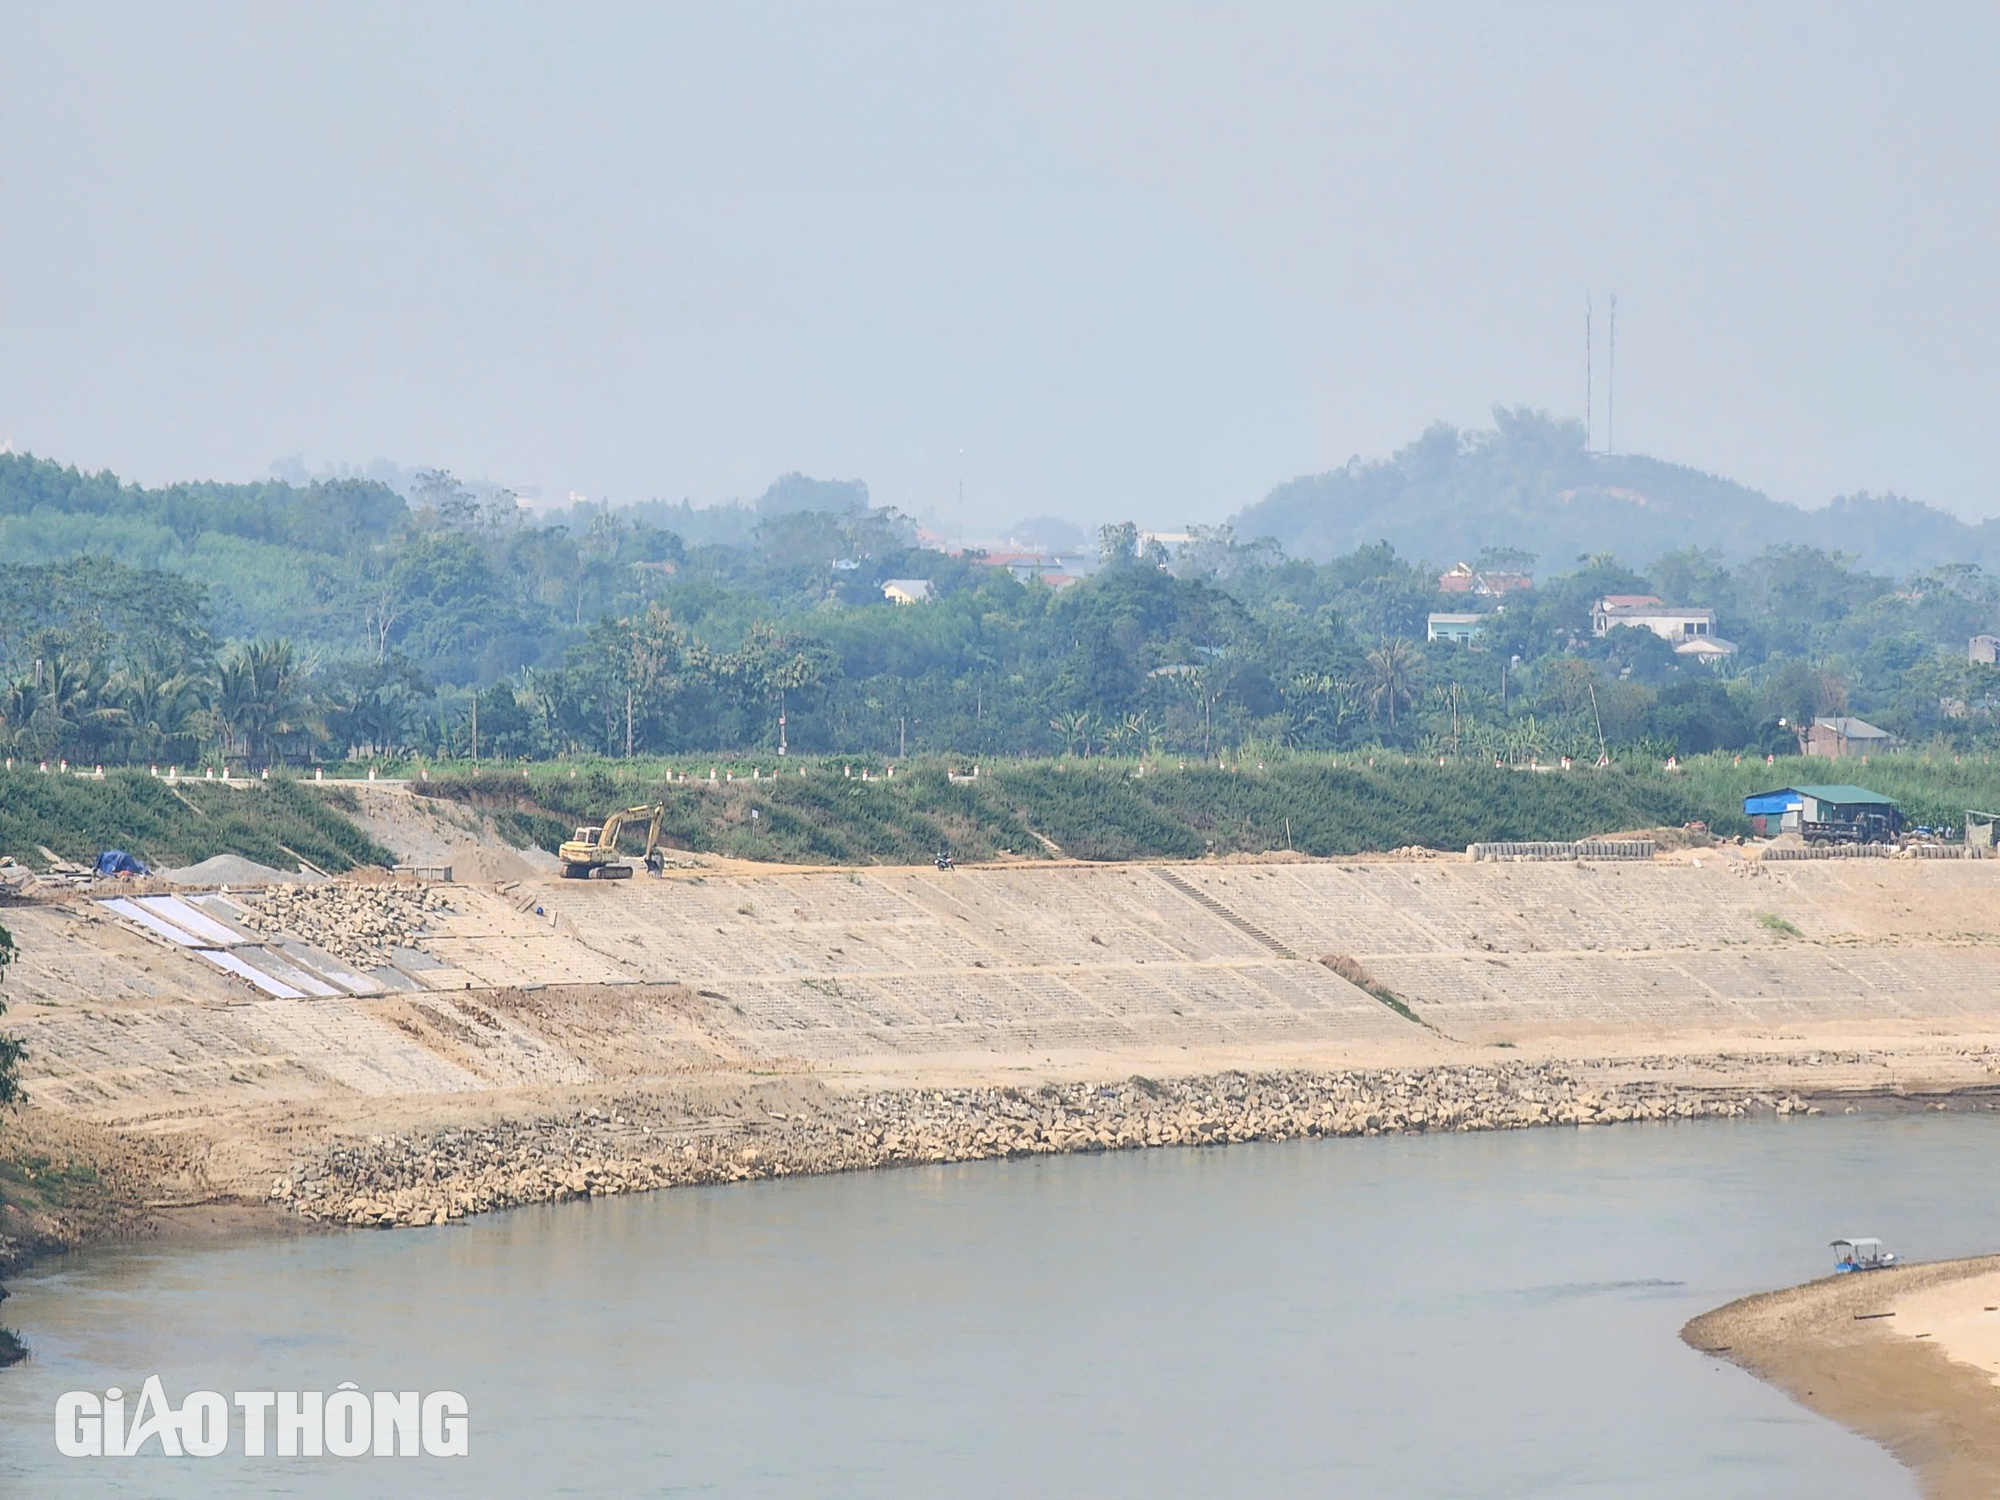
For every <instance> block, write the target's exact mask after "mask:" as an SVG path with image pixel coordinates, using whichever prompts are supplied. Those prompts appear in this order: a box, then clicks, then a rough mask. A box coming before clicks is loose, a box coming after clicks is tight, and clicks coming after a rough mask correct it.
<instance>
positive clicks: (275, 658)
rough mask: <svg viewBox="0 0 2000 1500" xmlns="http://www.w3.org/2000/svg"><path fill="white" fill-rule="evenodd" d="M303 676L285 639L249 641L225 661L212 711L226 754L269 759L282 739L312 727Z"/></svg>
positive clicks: (218, 678) (303, 668)
mask: <svg viewBox="0 0 2000 1500" xmlns="http://www.w3.org/2000/svg"><path fill="white" fill-rule="evenodd" d="M305 675H306V674H305V667H304V665H303V664H302V663H301V662H300V661H299V660H298V657H297V655H296V654H295V653H294V651H293V650H292V643H291V642H290V641H288V640H264V641H251V642H249V643H247V644H246V645H243V646H239V647H238V648H237V649H236V651H235V653H234V654H233V655H231V656H229V657H226V658H224V660H223V662H222V667H221V670H220V671H219V672H218V673H217V692H216V696H215V709H214V715H215V721H216V725H217V727H218V729H219V730H220V731H221V734H222V744H223V753H224V755H229V754H232V753H236V752H238V751H239V750H240V752H241V753H243V754H245V755H249V756H253V757H258V758H266V759H268V757H269V755H270V753H271V750H272V747H273V746H275V745H276V744H277V742H278V741H279V740H280V739H282V738H283V737H284V736H286V735H292V734H297V733H299V732H300V731H301V730H307V729H311V728H313V727H315V726H314V723H313V719H312V715H311V705H310V704H309V703H308V702H307V699H306V696H305V690H304V689H305V683H304V678H305Z"/></svg>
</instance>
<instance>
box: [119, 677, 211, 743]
mask: <svg viewBox="0 0 2000 1500" xmlns="http://www.w3.org/2000/svg"><path fill="white" fill-rule="evenodd" d="M202 687H203V682H202V679H200V678H198V677H195V676H194V675H192V674H191V673H187V672H174V671H170V670H167V669H166V668H164V667H161V666H160V665H158V664H157V663H151V664H148V665H146V666H144V667H141V668H139V669H138V670H137V671H127V672H121V673H119V675H118V676H116V677H114V678H113V679H112V681H111V689H112V691H113V692H114V693H115V694H116V695H117V699H118V705H119V707H120V708H122V709H123V710H124V712H125V717H126V720H127V722H128V723H129V724H130V726H131V730H132V740H133V748H134V749H135V750H143V751H144V752H145V753H146V754H147V755H151V756H158V755H160V754H161V753H162V751H163V750H164V749H165V747H167V746H168V745H170V744H171V743H172V742H173V741H175V740H181V739H186V738H187V737H188V736H189V732H190V729H191V728H192V724H193V720H194V716H195V715H196V714H197V713H198V712H199V711H200V710H201V707H202Z"/></svg>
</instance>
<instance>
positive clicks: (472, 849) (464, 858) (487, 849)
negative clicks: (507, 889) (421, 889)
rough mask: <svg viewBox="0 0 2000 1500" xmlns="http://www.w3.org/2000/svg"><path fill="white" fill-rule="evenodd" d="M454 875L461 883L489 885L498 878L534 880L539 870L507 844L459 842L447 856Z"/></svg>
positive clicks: (454, 878) (452, 875)
mask: <svg viewBox="0 0 2000 1500" xmlns="http://www.w3.org/2000/svg"><path fill="white" fill-rule="evenodd" d="M445 859H446V861H447V862H448V863H449V864H450V865H451V878H452V879H453V880H456V881H458V882H459V883H460V884H462V885H490V884H491V883H493V882H494V881H496V880H531V879H533V878H534V877H535V876H536V875H537V874H538V873H540V872H539V871H537V870H536V868H535V867H534V866H533V865H531V864H529V863H528V861H527V860H525V859H523V858H522V857H521V854H520V852H519V851H518V850H515V849H509V848H508V847H507V846H506V845H505V844H460V845H458V846H457V847H456V848H455V849H453V850H451V851H450V853H448V854H447V855H446V856H445Z"/></svg>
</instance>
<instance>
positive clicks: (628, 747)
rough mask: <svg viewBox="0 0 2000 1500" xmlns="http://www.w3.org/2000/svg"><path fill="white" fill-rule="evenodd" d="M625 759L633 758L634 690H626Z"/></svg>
mask: <svg viewBox="0 0 2000 1500" xmlns="http://www.w3.org/2000/svg"><path fill="white" fill-rule="evenodd" d="M625 758H626V759H627V760H630V759H631V758H632V690H631V689H630V688H627V689H625Z"/></svg>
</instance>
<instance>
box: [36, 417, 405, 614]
mask: <svg viewBox="0 0 2000 1500" xmlns="http://www.w3.org/2000/svg"><path fill="white" fill-rule="evenodd" d="M409 519H410V509H409V506H408V505H407V504H405V503H404V500H403V497H402V496H400V495H398V494H397V493H396V492H395V491H394V490H392V489H390V488H389V487H388V486H387V485H383V484H378V483H375V482H374V481H372V480H365V479H341V480H333V481H329V482H326V483H320V484H311V485H291V484H286V483H283V482H282V481H279V480H268V481H264V482H261V483H255V484H216V483H198V484H175V485H168V486H165V487H164V488H161V489H145V488H142V487H141V486H139V485H135V484H123V483H121V482H120V481H119V480H118V478H117V476H116V475H114V474H111V473H108V472H106V473H98V474H86V473H83V472H82V471H80V470H78V469H75V468H67V467H64V466H63V465H61V464H55V463H50V462H48V461H47V460H46V459H39V458H36V457H34V456H33V455H31V454H25V453H0V561H4V562H7V563H11V564H17V565H19V564H33V563H55V562H66V561H68V560H70V559H72V558H78V557H90V558H97V559H101V560H108V561H111V562H116V563H121V564H123V565H125V566H126V567H129V568H137V569H147V570H155V571H158V572H163V573H171V574H178V575H180V576H181V577H183V578H191V579H198V580H200V581H201V582H202V583H203V584H204V585H206V586H207V590H208V596H207V605H208V607H209V608H211V609H212V610H213V616H214V617H213V621H212V623H213V624H214V626H215V627H216V629H217V630H218V631H219V632H220V633H221V634H223V635H225V636H249V635H259V634H265V633H281V634H286V635H293V636H297V637H300V638H301V639H312V640H317V639H322V638H333V637H337V636H339V635H341V634H343V628H342V627H343V626H344V625H345V623H346V619H345V617H346V616H347V615H349V614H350V613H352V611H353V606H354V602H355V588H354V585H355V584H356V583H358V582H359V581H360V579H361V577H362V575H363V573H364V572H365V571H366V570H365V568H364V566H363V560H364V559H366V558H368V557H369V556H370V555H371V554H372V553H374V552H375V551H377V550H378V549H379V548H381V546H382V545H383V544H384V543H385V542H387V541H388V540H389V538H390V537H391V536H392V535H394V534H395V532H396V531H397V530H398V528H400V527H402V526H404V525H405V524H406V523H407V522H408V521H409Z"/></svg>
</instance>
